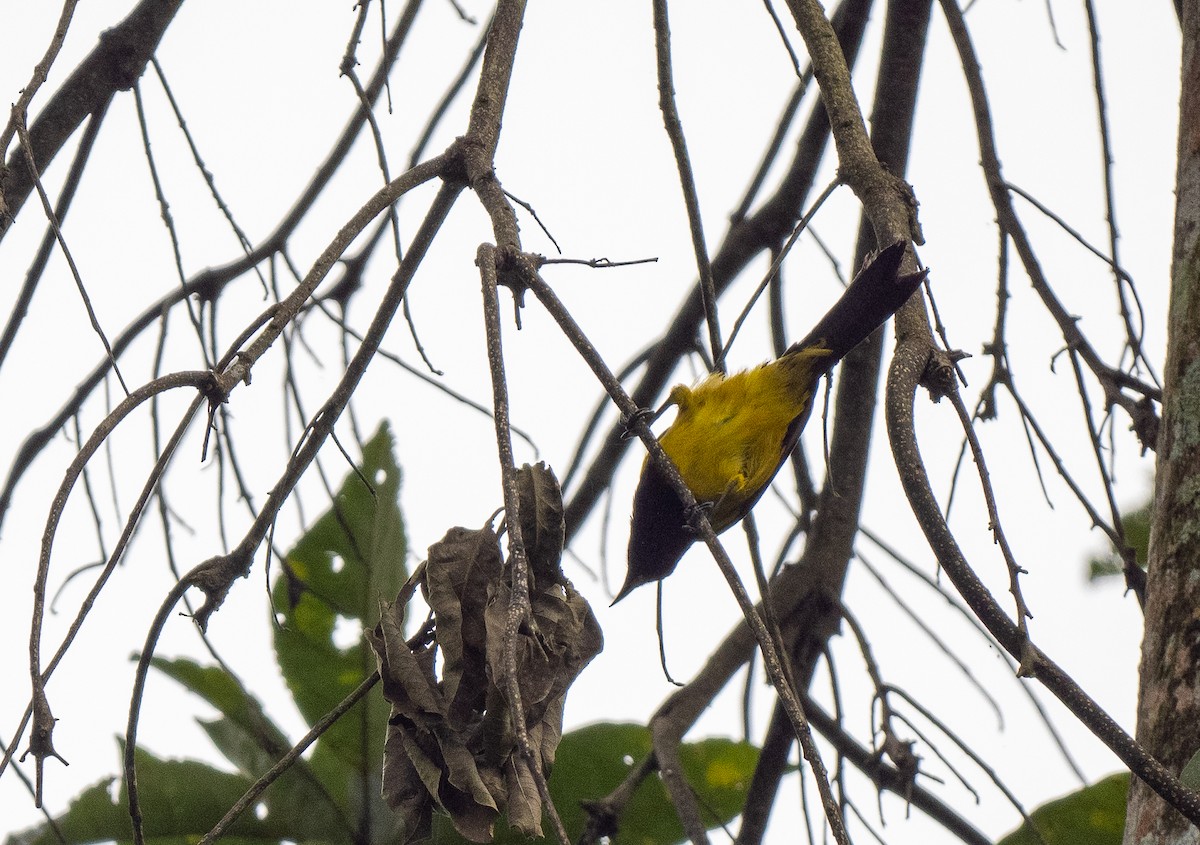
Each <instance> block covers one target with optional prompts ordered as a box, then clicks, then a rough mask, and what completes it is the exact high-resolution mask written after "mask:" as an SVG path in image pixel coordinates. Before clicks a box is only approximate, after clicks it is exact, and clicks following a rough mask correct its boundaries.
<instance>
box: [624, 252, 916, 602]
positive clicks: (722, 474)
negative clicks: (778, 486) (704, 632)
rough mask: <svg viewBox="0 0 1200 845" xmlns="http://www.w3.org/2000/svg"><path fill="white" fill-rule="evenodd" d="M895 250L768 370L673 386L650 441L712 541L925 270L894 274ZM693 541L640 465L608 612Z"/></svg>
mask: <svg viewBox="0 0 1200 845" xmlns="http://www.w3.org/2000/svg"><path fill="white" fill-rule="evenodd" d="M905 246H906V244H905V243H904V242H898V243H894V244H892V245H891V246H889V247H887V248H886V249H884V250H883V251H882V252H880V253H879V254H878V255H877V256H875V258H874V259H873V260H872V261H871V262H870V263H869V264H868V265H867V266H866V267H864V268H863V270H862V272H860V273H859V274H858V275H857V276H856V277H855V278H854V280H853V281H852V282H851V283H850V285H849V286H848V287H847V288H846V290H845V291H844V292H843V293H842V296H841V298H840V299H839V300H838V301H837V302H836V303H834V306H833V307H832V308H831V309H830V310H829V313H828V314H826V315H825V316H824V317H822V318H821V320H820V322H818V323H817V325H816V326H815V327H813V330H812V331H811V332H809V334H808V336H807V337H805V338H804V339H803V340H801V341H800V342H798V343H795V344H793V345H792V346H791V347H789V348H788V350H787V351H786V352H784V353H783V355H781V356H780V357H779V358H777V359H776V360H774V361H771V362H768V363H766V364H762V365H760V366H758V367H755V368H754V369H752V370H746V371H744V372H740V373H735V374H733V375H729V376H726V375H722V374H721V373H713V374H712V375H710V376H709V377H708V378H706V379H705V380H704V381H702V382H700V384H698V385H696V386H695V387H685V386H684V385H677V386H676V387H674V388H672V389H671V392H670V394H669V395H668V398H667V403H666V406H670V405H674V406H675V407H676V411H677V412H676V416H675V421H674V422H673V423H671V425H670V427H668V428H667V430H666V431H664V432H663V433H662V436H660V437H659V438H658V442H659V444H660V445H661V446H662V448H663V451H664V452H666V453H667V457H669V458H670V459H671V461H672V462H673V463H674V464H675V466H676V467H678V469H679V474H680V475H681V476H682V477H683V480H684V481H685V482H687V485H688V487H689V488H690V489H691V491H692V494H693V495H694V496H695V497H696V501H697V502H699V503H700V504H701V505H703V506H704V507H706V508H708V520H709V522H710V523H711V524H712V527H713V530H714V531H716V532H717V533H720V532H722V531H724V530H725V529H727V528H729V527H731V526H732V525H734V524H736V523H737V522H738V521H739V520H740V519H741V518H742V517H744V516H745V515H746V514H747V513H749V512H750V509H751V508H752V507H754V503H755V502H757V501H758V499H759V497H760V496H761V495H762V494H763V491H765V490H766V489H767V487H768V485H770V483H771V479H772V478H774V477H775V473H777V472H778V471H779V468H780V467H781V466H782V465H783V462H784V461H786V460H787V457H788V455H790V454H791V453H792V449H794V448H795V446H796V441H797V440H799V438H800V432H801V431H803V430H804V424H805V422H807V421H808V414H809V411H810V410H811V409H812V397H813V391H814V390H815V389H816V386H817V382H818V381H819V380H820V379H821V377H822V376H824V375H825V374H826V373H828V372H829V371H830V370H831V369H833V366H834V365H835V364H836V363H837V362H838V361H840V360H841V359H842V358H843V357H845V355H846V353H848V352H849V351H850V350H851V349H853V348H854V347H855V346H858V344H859V343H861V342H862V341H863V340H865V339H866V338H867V336H868V335H870V334H871V333H872V332H873V331H875V329H877V328H878V327H879V326H880V325H882V324H883V323H884V322H885V321H886V320H887V319H888V317H890V316H891V315H892V314H894V313H895V311H896V309H897V308H899V307H900V306H901V305H903V304H904V303H905V302H907V301H908V298H909V297H910V296H911V295H912V294H913V292H914V291H915V290H916V289H917V287H918V286H919V285H920V284H921V281H922V280H923V279H924V278H925V271H922V272H920V273H911V274H907V275H903V276H902V275H900V274H899V270H900V261H901V259H902V258H903V257H904V249H905ZM695 539H696V537H695V534H694V533H693V532H692V530H691V528H690V527H689V525H688V519H687V515H686V514H685V513H684V507H683V502H681V501H680V499H679V497H678V496H677V495H676V494H675V491H674V490H672V489H671V487H670V485H668V484H667V481H666V479H665V478H664V477H663V475H662V473H661V472H659V471H658V469H656V468H655V466H654V464H653V463H652V462H651V461H650V459H649V457H647V459H646V461H645V463H644V464H642V475H641V478H640V479H639V480H638V486H637V491H636V492H635V493H634V495H633V520H632V524H631V527H630V532H629V570H628V572H627V574H626V576H625V583H624V585H623V586H622V587H621V591H620V592H619V593H617V597H616V598H615V599H614V600H613V604H616V603H617V602H619V601H620V600H621V599H623V598H625V596H627V595H629V594H630V593H631V592H633V590H635V589H637V588H638V587H640V586H641V585H643V584H649V583H650V582H652V581H659V580H662V579H663V578H666V577H667V576H668V575H670V574H671V573H672V572H674V571H675V567H676V565H678V563H679V559H680V558H681V557H683V554H684V552H686V551H687V550H688V547H689V546H691V544H692V543H693V541H694V540H695Z"/></svg>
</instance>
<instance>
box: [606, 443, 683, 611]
mask: <svg viewBox="0 0 1200 845" xmlns="http://www.w3.org/2000/svg"><path fill="white" fill-rule="evenodd" d="M695 539H696V537H695V535H694V534H693V533H692V532H691V531H690V530H689V529H688V524H687V516H686V515H685V514H684V510H683V502H681V501H680V500H679V496H677V495H676V493H675V491H674V490H673V489H671V486H670V485H669V484H668V483H667V480H666V479H665V478H663V475H662V473H661V472H659V471H658V469H657V468H656V467H655V466H654V464H653V463H652V462H651V461H647V462H646V464H645V465H644V466H643V467H642V477H641V478H640V479H638V486H637V491H636V492H635V493H634V494H633V520H632V524H631V525H630V529H629V571H628V572H627V573H626V575H625V583H624V584H623V585H622V586H621V591H620V592H619V593H617V597H616V598H615V599H613V604H616V603H617V602H619V601H620V600H621V599H623V598H625V597H626V596H627V595H629V594H630V593H631V592H633V591H634V590H635V589H637V588H638V587H640V586H642V585H643V584H649V583H650V582H651V581H660V580H662V579H663V578H666V577H667V576H668V575H670V574H671V573H672V572H674V571H675V567H676V566H677V565H678V564H679V559H680V558H681V557H683V553H684V552H686V551H687V550H688V547H689V546H690V545H692V542H693V541H694V540H695Z"/></svg>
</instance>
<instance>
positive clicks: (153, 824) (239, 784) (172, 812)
mask: <svg viewBox="0 0 1200 845" xmlns="http://www.w3.org/2000/svg"><path fill="white" fill-rule="evenodd" d="M137 772H138V780H137V782H138V799H139V801H140V804H141V809H142V815H143V818H144V819H145V827H144V829H145V833H146V841H147V842H148V843H153V844H154V845H171V844H172V843H179V845H188V843H194V842H195V841H196V839H197V838H198V837H200V836H201V835H203V834H205V833H207V832H208V831H209V830H211V829H212V827H213V825H215V824H216V823H217V822H218V821H220V819H221V817H222V816H224V815H225V813H226V812H227V811H228V810H229V808H230V807H231V806H232V805H233V804H234V803H235V802H236V801H237V800H238V799H239V798H240V797H241V796H242V794H243V793H244V792H245V791H246V790H247V789H248V788H249V787H250V784H251V783H252V781H251V780H250V779H249V778H246V777H243V776H242V775H234V774H229V773H227V772H221V771H218V770H217V769H214V768H212V767H211V766H209V765H207V764H205V763H200V762H197V761H194V760H164V759H161V758H159V757H156V756H154V755H153V754H150V753H149V752H147V751H143V750H141V749H139V750H138V752H137ZM115 780H116V779H115V778H109V779H107V780H103V781H101V782H99V783H97V784H95V785H94V786H92V787H90V788H88V789H86V790H84V792H82V793H80V795H79V796H78V797H77V798H76V799H75V800H74V801H73V802H71V805H70V807H68V809H67V811H66V813H64V814H63V815H62V816H60V817H59V818H58V819H57V820H56V821H57V824H58V828H59V830H60V831H61V832H62V836H63V839H64V841H65V842H66V843H67V845H76V843H88V842H102V841H106V840H117V841H123V840H128V839H129V838H130V837H131V834H132V827H131V824H130V821H129V804H128V801H129V799H128V796H127V794H126V792H125V789H124V787H122V788H121V790H120V794H119V795H118V797H117V799H116V800H115V801H114V800H113V796H112V784H113V782H114V781H115ZM284 838H288V839H299V838H300V837H299V836H297V832H296V831H295V830H294V829H289V828H288V827H286V826H285V825H282V824H280V823H279V821H278V820H276V819H274V818H272V815H271V813H270V812H269V811H268V812H267V813H266V815H265V816H263V817H262V818H259V817H258V815H257V814H256V813H255V812H254V811H253V810H251V811H248V812H246V813H244V814H243V815H242V816H241V818H239V819H238V820H237V821H236V822H235V823H234V824H233V826H232V827H230V829H229V834H228V839H229V840H231V841H240V842H243V843H277V842H278V841H279V840H281V839H284ZM225 841H227V840H226V839H222V842H225ZM56 842H58V839H57V837H56V836H55V834H54V833H53V832H52V831H51V830H50V829H49V828H48V827H47V826H45V825H42V826H39V827H37V828H31V829H30V830H26V831H23V832H21V833H17V834H14V835H12V836H11V837H9V839H8V840H7V845H53V843H56Z"/></svg>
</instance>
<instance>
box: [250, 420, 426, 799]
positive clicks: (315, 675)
mask: <svg viewBox="0 0 1200 845" xmlns="http://www.w3.org/2000/svg"><path fill="white" fill-rule="evenodd" d="M392 449H393V440H392V435H391V432H390V431H389V429H388V427H387V425H386V424H384V425H382V426H380V429H379V431H378V432H377V433H376V434H375V435H374V436H373V437H372V438H371V440H370V441H369V442H367V443H366V444H365V446H364V447H363V461H362V466H361V469H360V472H361V475H360V474H359V473H350V474H349V475H347V477H346V479H345V481H344V482H343V483H342V486H341V488H340V490H339V491H338V493H337V495H336V496H335V499H334V503H333V506H332V507H331V508H330V509H329V510H328V511H327V512H326V513H324V514H323V515H322V516H321V517H320V518H319V519H317V520H316V522H315V523H313V525H312V527H311V528H310V529H309V530H308V532H307V533H306V534H305V535H304V536H303V537H301V538H300V540H299V541H298V542H297V543H296V545H295V547H294V548H293V549H292V550H291V551H290V552H289V553H288V555H287V565H286V566H285V567H284V568H283V571H282V572H281V573H280V575H279V577H278V578H276V580H275V584H274V589H273V590H272V598H273V601H274V606H275V611H276V613H277V614H278V615H279V619H280V625H279V626H278V627H277V628H276V630H275V650H276V655H277V657H278V660H279V667H280V669H281V671H282V672H283V676H284V679H285V680H286V682H287V685H288V688H289V689H290V690H291V692H292V695H293V696H294V697H295V700H296V706H297V707H298V708H299V709H300V712H301V714H302V715H303V716H304V717H305V719H307V720H308V721H309V723H310V724H311V723H313V722H316V721H317V720H318V719H320V718H321V717H322V716H324V715H325V714H326V713H328V712H329V711H330V710H332V709H333V708H334V706H336V705H337V704H338V702H340V701H341V700H342V699H344V698H345V697H346V696H347V695H348V694H350V693H351V692H352V691H353V690H354V689H355V688H356V687H357V686H358V685H359V684H361V683H362V681H363V680H364V679H365V678H366V677H367V675H369V674H370V673H371V672H372V671H374V669H375V658H374V655H373V654H372V653H371V651H370V650H369V649H368V648H366V647H365V646H364V644H363V642H362V640H361V638H360V637H355V642H353V644H351V645H348V646H346V647H340V646H339V645H338V644H337V643H335V642H334V633H335V629H336V628H337V627H338V626H339V625H340V626H342V627H347V626H348V627H349V628H350V629H351V630H352V631H355V632H357V631H361V630H363V629H365V628H369V627H371V626H374V624H375V623H376V621H377V620H378V615H379V603H380V601H381V600H388V601H390V600H394V599H395V598H396V594H397V592H398V591H399V589H400V585H401V584H403V583H404V580H405V578H406V577H407V571H406V566H405V555H406V553H407V545H406V541H405V536H404V524H403V521H402V519H401V516H400V509H399V506H398V505H397V494H398V492H399V489H400V468H399V467H398V466H397V464H396V461H395V458H394V457H393V455H392ZM368 485H369V486H368ZM343 645H344V643H343ZM388 712H389V708H388V705H387V704H386V702H384V700H383V698H382V696H381V695H380V693H379V691H378V690H374V691H372V693H371V694H370V695H369V696H368V697H367V700H366V702H365V703H364V704H359V705H357V706H356V707H355V708H353V709H352V710H351V711H350V712H349V713H347V714H346V715H345V717H343V718H342V719H340V720H339V721H338V722H337V723H336V724H334V725H333V726H332V728H330V730H329V731H328V732H327V733H326V734H324V735H323V736H322V737H321V739H320V740H319V741H318V743H317V748H316V749H315V750H314V752H313V756H312V760H311V764H312V767H313V769H314V771H317V772H318V773H319V774H320V776H321V777H322V780H324V781H325V782H326V785H327V787H328V788H329V789H330V791H331V792H332V794H333V795H334V796H335V797H336V798H338V799H339V800H341V799H343V798H344V797H346V796H348V795H349V794H350V793H351V792H357V793H358V794H359V795H360V796H363V795H367V794H370V795H371V797H372V798H373V797H375V795H376V794H377V793H378V776H379V771H380V769H381V767H382V755H383V741H384V729H385V727H386V722H387V717H388ZM365 773H370V775H371V777H373V778H374V779H375V782H374V784H373V785H372V784H369V783H365V782H364V781H363V780H362V778H363V775H364V774H365Z"/></svg>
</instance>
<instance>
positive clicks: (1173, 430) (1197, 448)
mask: <svg viewBox="0 0 1200 845" xmlns="http://www.w3.org/2000/svg"><path fill="white" fill-rule="evenodd" d="M1182 27H1183V61H1182V74H1183V77H1182V95H1181V98H1180V104H1179V147H1178V156H1179V158H1178V165H1177V168H1178V169H1177V171H1176V202H1177V205H1176V210H1175V247H1174V251H1173V255H1172V263H1171V300H1170V311H1169V313H1168V317H1167V320H1168V323H1167V361H1166V366H1165V371H1164V382H1163V424H1162V427H1161V429H1160V432H1159V438H1158V468H1157V474H1156V477H1155V485H1154V514H1153V521H1152V524H1151V529H1150V556H1149V561H1150V565H1149V574H1148V580H1147V596H1146V608H1145V611H1146V632H1145V638H1144V640H1143V643H1142V663H1141V682H1140V688H1139V694H1138V724H1137V738H1138V740H1139V741H1140V742H1141V743H1142V744H1143V745H1144V746H1145V747H1146V748H1147V749H1148V750H1149V751H1150V752H1151V753H1153V754H1154V755H1155V756H1156V757H1157V758H1158V759H1159V760H1161V761H1162V763H1163V764H1164V765H1166V767H1167V768H1168V769H1170V770H1171V771H1172V772H1174V773H1175V774H1179V772H1180V771H1182V769H1183V767H1184V765H1186V764H1187V762H1188V760H1189V759H1191V757H1192V755H1193V754H1195V753H1196V752H1197V751H1198V750H1200V52H1197V42H1198V41H1200V37H1198V36H1200V0H1185V2H1184V3H1183V19H1182ZM1197 841H1200V832H1198V831H1197V830H1196V828H1195V827H1194V826H1193V825H1191V824H1190V823H1189V822H1188V821H1187V820H1186V819H1184V818H1183V817H1182V816H1181V815H1180V814H1179V813H1178V812H1176V811H1175V810H1173V809H1171V808H1170V807H1169V806H1168V805H1167V804H1166V803H1164V802H1163V800H1162V799H1161V798H1159V797H1158V796H1157V795H1155V794H1154V793H1153V792H1152V791H1151V790H1150V789H1149V788H1147V787H1146V786H1145V785H1144V784H1143V783H1141V782H1140V781H1136V780H1135V781H1134V783H1133V786H1132V787H1131V789H1130V793H1129V814H1128V817H1127V820H1126V826H1125V842H1126V843H1128V845H1174V843H1185V842H1186V843H1195V842H1197Z"/></svg>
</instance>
